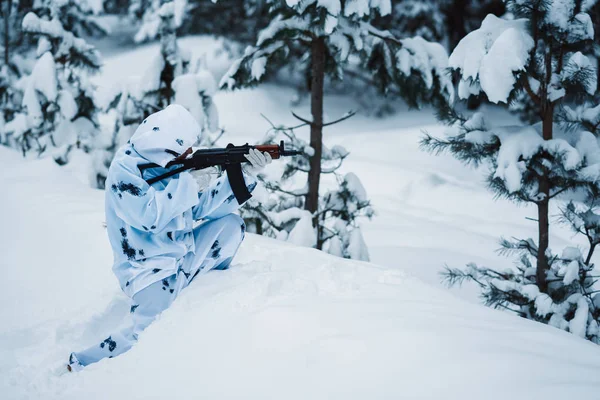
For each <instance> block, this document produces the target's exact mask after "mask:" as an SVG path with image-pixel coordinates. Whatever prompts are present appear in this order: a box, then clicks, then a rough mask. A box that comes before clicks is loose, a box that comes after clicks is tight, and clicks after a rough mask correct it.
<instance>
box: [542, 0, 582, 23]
mask: <svg viewBox="0 0 600 400" xmlns="http://www.w3.org/2000/svg"><path fill="white" fill-rule="evenodd" d="M574 9H575V2H574V1H573V0H550V2H549V4H548V8H547V10H548V11H547V12H546V14H545V18H546V23H547V24H550V25H554V26H555V27H556V28H558V29H560V30H562V31H566V30H567V29H568V28H569V24H570V22H571V21H570V19H571V17H572V16H573V11H574Z"/></svg>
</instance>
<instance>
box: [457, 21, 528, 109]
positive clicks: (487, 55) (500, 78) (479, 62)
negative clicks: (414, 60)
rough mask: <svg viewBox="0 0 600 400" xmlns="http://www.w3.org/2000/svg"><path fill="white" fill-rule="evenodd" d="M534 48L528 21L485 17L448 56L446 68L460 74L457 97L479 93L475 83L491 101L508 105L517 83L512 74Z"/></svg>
mask: <svg viewBox="0 0 600 400" xmlns="http://www.w3.org/2000/svg"><path fill="white" fill-rule="evenodd" d="M533 45H534V43H533V39H532V38H531V36H530V35H529V33H527V20H525V19H517V20H512V21H508V20H503V19H500V18H498V17H496V16H494V15H492V14H490V15H488V16H487V17H486V18H485V19H484V20H483V22H482V24H481V27H480V28H479V29H477V30H475V31H473V32H471V33H469V34H468V35H467V36H465V37H464V38H463V39H462V40H461V41H460V43H459V44H458V46H456V48H455V49H454V51H453V52H452V54H451V55H450V59H449V66H450V67H451V68H453V69H458V70H460V73H461V84H460V86H459V96H460V97H461V98H467V97H468V95H469V94H470V93H473V94H476V93H478V92H475V90H476V89H477V87H476V86H473V85H471V84H470V82H474V81H478V82H479V84H480V89H481V90H482V91H483V92H485V94H486V95H487V96H488V98H489V100H490V101H491V102H493V103H498V102H507V100H508V97H509V95H510V93H511V91H512V90H513V87H514V85H515V83H516V77H515V72H518V71H522V70H524V69H525V66H526V64H527V62H528V61H529V51H530V50H531V49H532V48H533Z"/></svg>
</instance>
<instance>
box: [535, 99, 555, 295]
mask: <svg viewBox="0 0 600 400" xmlns="http://www.w3.org/2000/svg"><path fill="white" fill-rule="evenodd" d="M553 122H554V106H553V105H552V104H549V105H548V108H547V109H546V111H545V113H544V119H543V121H542V136H543V138H544V140H551V139H552V124H553ZM539 185H540V189H539V193H540V194H541V195H542V196H543V197H544V198H543V199H542V200H541V201H539V202H538V203H537V207H538V234H539V235H538V246H539V247H538V254H537V268H536V274H535V276H536V281H537V285H538V287H539V288H540V291H542V292H544V293H546V292H547V291H548V282H547V278H546V272H547V271H548V269H550V266H549V265H548V257H546V251H547V250H548V245H549V231H550V224H549V215H548V214H549V205H550V181H549V178H548V176H547V175H546V174H545V173H544V175H543V176H542V177H541V178H540V182H539Z"/></svg>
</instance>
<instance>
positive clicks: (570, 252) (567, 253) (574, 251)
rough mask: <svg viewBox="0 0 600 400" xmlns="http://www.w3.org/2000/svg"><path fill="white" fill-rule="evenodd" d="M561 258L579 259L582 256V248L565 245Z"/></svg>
mask: <svg viewBox="0 0 600 400" xmlns="http://www.w3.org/2000/svg"><path fill="white" fill-rule="evenodd" d="M560 258H562V259H564V260H570V261H572V260H579V259H580V258H581V250H579V249H578V248H577V247H573V246H569V247H565V248H564V249H563V252H562V254H561V256H560Z"/></svg>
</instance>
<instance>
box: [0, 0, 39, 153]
mask: <svg viewBox="0 0 600 400" xmlns="http://www.w3.org/2000/svg"><path fill="white" fill-rule="evenodd" d="M22 3H24V2H19V1H15V0H7V1H3V2H1V3H0V23H1V28H0V51H1V54H0V57H2V61H3V62H2V64H1V65H0V144H4V145H7V146H11V145H12V146H14V140H13V139H12V138H11V135H9V134H8V133H7V131H12V128H11V121H12V120H13V119H14V117H15V114H16V113H17V112H18V111H19V110H20V109H21V101H22V97H23V93H22V90H21V88H20V87H19V85H18V81H19V79H20V78H21V77H22V76H23V75H25V74H27V72H28V71H30V70H31V65H30V64H31V62H30V61H31V60H29V59H28V57H27V53H28V52H29V51H30V50H31V49H30V48H31V46H32V43H31V42H30V41H29V40H27V38H26V37H25V35H24V34H23V31H22V29H21V21H23V17H24V16H25V14H26V12H27V9H28V8H30V7H26V5H25V4H22ZM6 125H8V127H6Z"/></svg>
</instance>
